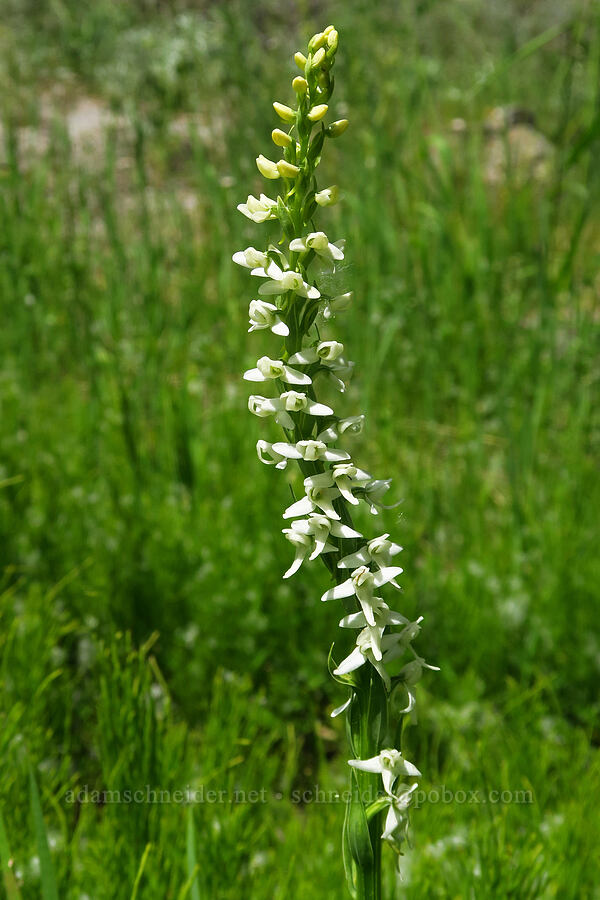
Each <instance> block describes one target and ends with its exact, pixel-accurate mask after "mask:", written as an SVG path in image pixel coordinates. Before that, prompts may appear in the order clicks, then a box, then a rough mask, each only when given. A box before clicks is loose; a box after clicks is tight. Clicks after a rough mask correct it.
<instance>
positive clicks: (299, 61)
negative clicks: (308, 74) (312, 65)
mask: <svg viewBox="0 0 600 900" xmlns="http://www.w3.org/2000/svg"><path fill="white" fill-rule="evenodd" d="M294 62H295V63H296V65H297V66H298V68H299V69H300V71H301V72H304V67H305V65H306V57H305V55H304V53H300V51H299V50H298V52H297V53H294Z"/></svg>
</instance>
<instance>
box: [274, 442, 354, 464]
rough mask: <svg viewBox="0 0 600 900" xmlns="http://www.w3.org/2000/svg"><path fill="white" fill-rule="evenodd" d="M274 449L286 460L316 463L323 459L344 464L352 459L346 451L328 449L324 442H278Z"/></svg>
mask: <svg viewBox="0 0 600 900" xmlns="http://www.w3.org/2000/svg"><path fill="white" fill-rule="evenodd" d="M273 449H274V450H275V452H276V453H279V454H280V455H281V456H285V457H286V459H304V460H307V461H308V462H315V461H316V460H317V459H322V460H324V461H325V462H342V461H343V460H345V459H350V454H349V453H346V452H345V451H344V450H337V449H336V448H334V447H328V446H327V444H326V443H325V442H324V441H319V440H316V441H315V440H312V439H310V440H305V441H298V442H297V443H296V444H286V443H285V442H284V441H277V442H276V443H274V444H273Z"/></svg>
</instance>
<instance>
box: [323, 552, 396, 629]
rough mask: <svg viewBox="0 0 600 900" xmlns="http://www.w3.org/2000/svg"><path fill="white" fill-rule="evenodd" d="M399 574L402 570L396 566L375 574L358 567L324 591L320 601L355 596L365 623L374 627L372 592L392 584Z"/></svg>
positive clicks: (363, 567) (380, 570) (365, 568)
mask: <svg viewBox="0 0 600 900" xmlns="http://www.w3.org/2000/svg"><path fill="white" fill-rule="evenodd" d="M401 573H402V569H400V568H399V567H398V566H386V567H385V568H384V569H379V571H377V572H371V570H370V569H368V568H367V566H359V567H358V569H355V570H354V572H353V573H352V575H351V576H350V578H347V579H346V581H343V582H342V583H341V584H336V586H335V587H333V588H330V589H329V590H328V591H325V593H324V594H323V596H322V597H321V600H323V601H327V600H343V599H344V598H345V597H352V596H353V595H355V596H356V598H357V599H358V602H359V603H360V605H361V608H362V611H363V613H364V614H365V617H366V619H367V622H368V623H369V625H375V613H374V603H375V599H376V598H375V597H374V595H373V592H374V590H375V588H378V587H381V586H382V585H384V584H388V583H389V582H393V581H394V579H395V578H396V576H398V575H400V574H401Z"/></svg>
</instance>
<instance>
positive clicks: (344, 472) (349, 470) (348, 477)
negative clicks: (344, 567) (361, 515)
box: [332, 463, 371, 566]
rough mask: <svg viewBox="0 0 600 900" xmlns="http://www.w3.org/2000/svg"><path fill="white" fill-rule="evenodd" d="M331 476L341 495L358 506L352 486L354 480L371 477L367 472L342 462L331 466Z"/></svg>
mask: <svg viewBox="0 0 600 900" xmlns="http://www.w3.org/2000/svg"><path fill="white" fill-rule="evenodd" d="M332 476H333V480H334V481H335V486H336V487H337V489H338V491H339V492H340V494H341V495H342V497H344V499H345V500H347V501H348V503H351V504H352V505H353V506H358V504H359V500H358V498H357V497H355V496H354V494H353V493H352V488H353V487H357V486H358V485H357V484H356V482H360V481H368V480H369V478H370V477H371V476H370V475H369V473H368V472H363V470H362V469H359V468H358V467H357V466H355V465H354V464H353V463H342V464H341V465H337V466H334V467H333V469H332ZM358 565H360V563H357V566H358ZM338 566H339V563H338Z"/></svg>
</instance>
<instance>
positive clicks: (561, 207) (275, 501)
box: [0, 0, 600, 900]
mask: <svg viewBox="0 0 600 900" xmlns="http://www.w3.org/2000/svg"><path fill="white" fill-rule="evenodd" d="M2 7H3V16H2V24H1V26H0V76H1V77H0V84H1V87H0V98H1V104H0V105H1V108H2V110H3V116H2V119H3V148H2V159H1V164H0V214H1V221H2V225H1V227H0V304H1V312H2V325H1V326H0V417H1V418H0V687H1V689H0V803H1V807H0V810H1V812H2V816H1V817H0V862H1V867H2V872H3V873H4V890H5V893H6V896H7V897H8V898H11V900H13V898H15V897H19V896H20V897H22V898H38V897H43V898H44V900H53V898H54V897H57V896H60V897H61V898H62V897H65V898H73V900H74V898H78V900H84V898H90V900H104V898H106V900H121V898H123V900H130V898H136V897H138V898H151V900H154V898H183V897H189V898H192V900H200V898H201V900H205V898H210V900H213V898H215V900H229V898H231V900H233V898H236V900H239V898H242V897H243V898H246V897H248V898H253V900H263V898H264V900H279V898H299V900H304V898H307V900H312V898H314V900H320V898H323V900H325V898H340V900H341V898H344V897H345V896H346V894H345V886H344V877H343V868H342V862H341V857H340V833H341V824H342V818H343V804H342V803H336V802H308V803H297V802H294V794H293V792H294V791H300V792H302V791H305V790H313V791H314V789H315V786H316V785H317V784H318V785H319V786H320V787H321V788H323V789H324V790H326V791H341V790H343V789H344V788H345V786H346V780H347V766H346V757H347V754H346V749H345V737H344V733H343V726H342V723H340V722H334V723H332V722H331V720H330V719H329V718H328V713H329V711H330V709H331V708H332V706H334V705H337V704H338V703H339V702H341V700H342V699H343V697H341V696H340V691H339V688H338V686H336V685H335V683H333V682H332V681H331V680H330V678H329V676H328V674H327V662H326V661H327V653H328V650H329V647H330V644H331V641H332V640H333V639H334V638H335V635H336V628H337V619H338V617H339V611H338V610H336V609H335V608H333V607H330V606H329V605H322V604H320V603H319V602H318V598H319V596H320V593H321V592H322V590H323V589H324V585H326V573H325V570H324V569H323V568H322V567H321V568H319V567H318V566H314V567H313V568H312V569H308V568H304V569H303V570H302V572H301V574H300V575H298V576H296V577H295V578H294V579H292V580H291V582H286V583H284V582H282V580H281V573H282V572H283V571H284V570H285V569H286V568H287V566H288V564H289V559H290V552H291V548H290V546H289V545H288V544H287V542H286V541H285V540H284V539H283V537H282V535H281V534H280V528H281V527H282V524H283V523H282V521H281V512H282V510H283V508H284V507H285V505H287V503H288V498H289V488H288V486H287V484H286V476H285V475H281V474H280V473H275V472H274V471H273V470H272V469H266V468H265V467H262V466H260V464H259V463H258V461H257V460H256V458H255V451H254V445H255V442H256V440H257V438H258V437H259V436H263V437H268V426H265V423H263V422H260V421H259V420H255V419H253V418H252V417H251V416H249V414H248V413H247V410H246V397H247V393H248V390H247V387H246V386H245V385H244V384H243V382H242V381H241V372H242V371H243V370H244V369H245V368H248V367H249V366H251V365H253V364H254V360H255V359H256V357H257V355H260V354H261V353H263V352H266V351H268V349H269V348H270V346H271V345H270V343H269V340H268V339H265V340H263V338H262V336H258V337H257V336H255V335H248V334H247V332H246V329H247V308H248V300H249V298H250V293H249V291H250V286H249V281H248V278H247V276H246V273H245V272H240V271H236V267H235V266H234V265H233V264H232V262H231V254H232V253H233V252H234V251H235V250H237V249H240V248H241V247H245V246H248V244H255V245H256V246H261V239H264V240H265V241H266V239H267V236H268V235H269V234H270V232H269V226H261V228H259V227H258V226H253V225H251V223H249V222H247V220H245V219H243V217H242V216H240V215H239V214H238V213H237V212H236V209H235V206H236V204H237V203H238V202H240V201H242V200H244V199H245V197H246V195H247V194H248V193H250V192H253V193H258V191H259V190H260V189H261V180H260V178H259V177H258V175H257V173H256V170H255V166H254V157H255V156H257V155H258V153H260V152H264V153H266V154H267V155H268V153H269V149H268V148H269V144H270V141H269V132H270V129H271V128H272V127H274V125H275V124H276V123H275V121H274V116H273V113H272V109H271V102H272V100H273V99H279V100H280V101H283V102H290V100H291V99H292V96H291V89H290V87H289V81H290V79H291V77H293V75H294V74H295V71H294V68H295V67H294V66H293V63H292V61H291V55H292V54H293V52H294V51H295V50H296V49H298V48H299V47H303V46H304V44H305V42H306V39H307V38H308V37H309V36H310V34H312V33H313V32H314V31H317V30H319V29H321V28H323V27H324V26H325V25H326V24H328V23H329V22H330V21H331V22H334V23H335V24H336V27H337V28H338V29H339V32H340V50H339V53H338V63H337V65H336V79H337V86H336V94H335V104H334V110H333V112H334V115H335V117H340V116H342V115H347V117H348V118H349V119H350V123H351V127H350V129H349V130H348V132H347V133H346V135H345V136H344V138H343V139H340V140H339V141H336V142H335V143H334V142H330V143H329V145H328V147H327V155H326V157H325V158H324V161H323V163H322V167H321V172H322V176H321V185H322V186H325V185H327V184H330V183H332V182H333V181H335V182H337V183H338V184H339V185H340V187H341V188H342V190H343V194H344V198H343V202H342V203H341V204H340V205H339V206H338V207H336V208H334V209H332V210H327V211H325V212H324V213H323V215H322V218H321V220H320V221H321V225H322V227H324V228H325V230H326V231H327V232H328V233H329V234H330V236H331V237H332V239H337V238H339V237H342V236H344V237H346V238H347V260H348V261H349V263H350V266H349V267H348V269H347V270H346V272H345V278H346V280H347V282H348V284H347V287H348V288H352V289H353V290H354V292H355V304H354V307H353V309H352V310H351V312H350V313H349V314H346V315H345V316H344V317H339V318H338V319H337V320H336V321H335V323H334V324H333V326H332V329H331V336H332V337H333V336H335V337H339V339H341V340H343V341H344V342H345V343H346V345H347V348H348V351H349V355H350V357H351V358H352V359H354V360H355V361H356V364H357V365H356V374H355V378H354V383H353V385H352V387H351V389H350V390H349V392H348V393H347V395H345V397H344V399H343V401H342V403H343V410H344V413H345V414H347V415H352V414H356V413H357V412H359V411H363V412H366V413H367V417H368V418H367V428H366V431H365V432H364V433H363V435H362V436H361V437H360V438H358V439H357V441H356V444H355V445H354V446H355V448H356V455H357V459H358V461H359V464H360V465H363V466H366V467H367V468H369V469H370V470H371V471H373V472H374V473H375V474H377V475H378V476H380V477H386V476H392V477H393V478H394V491H395V495H396V497H398V498H403V503H402V505H401V506H400V507H399V508H398V509H396V510H394V511H390V512H387V513H384V514H383V516H382V517H381V525H380V526H379V531H391V532H392V533H393V536H394V538H395V539H396V540H399V542H400V543H402V545H403V546H404V548H405V550H404V553H403V559H402V564H403V566H404V568H405V575H404V576H403V585H404V595H403V603H404V606H403V611H404V612H406V613H407V614H409V615H415V616H416V615H423V616H424V617H425V624H424V629H423V633H422V636H421V637H420V638H419V641H418V645H417V649H418V650H419V652H421V653H422V654H423V655H424V656H426V658H427V659H428V660H430V661H432V662H434V663H436V664H438V665H439V666H440V667H441V672H440V673H439V674H437V673H429V674H428V675H427V677H426V678H425V679H424V682H423V684H422V686H421V687H420V689H419V697H418V702H419V722H418V726H417V727H416V728H409V729H407V730H406V732H405V734H406V752H407V756H408V757H409V758H410V759H411V760H414V761H415V762H416V763H417V764H418V765H419V768H421V770H422V771H423V773H424V776H423V779H422V781H421V786H422V787H423V789H424V790H425V791H428V792H429V791H432V790H440V789H441V787H440V786H442V785H443V786H445V789H446V791H453V792H455V791H457V790H460V791H467V792H468V791H477V792H478V793H479V795H481V796H483V797H487V796H488V795H489V792H490V791H511V792H516V791H530V792H531V795H532V799H533V802H531V803H519V802H498V803H491V802H487V803H456V802H446V803H443V802H439V803H435V802H425V803H424V804H422V806H421V808H420V809H418V810H417V811H415V813H414V815H413V836H414V849H413V850H411V851H409V853H408V855H407V857H405V858H404V859H403V860H402V862H401V871H402V877H401V878H399V877H398V876H397V875H396V873H395V871H394V861H393V859H392V854H391V853H390V854H387V855H386V867H387V868H386V872H385V886H386V894H385V896H386V898H388V900H391V898H392V897H403V898H404V897H405V898H417V897H418V898H422V897H428V898H429V897H431V898H477V900H479V898H495V900H496V898H518V900H522V898H561V900H569V898H573V900H580V898H598V897H600V889H599V888H598V884H599V883H600V856H599V854H598V841H599V839H600V828H599V824H600V817H599V814H598V797H599V792H600V766H599V760H598V742H599V739H600V731H599V729H598V711H599V702H598V680H599V675H600V636H599V631H598V618H599V616H598V614H599V587H598V586H599V582H600V565H599V562H598V536H599V535H598V518H599V515H598V514H599V510H600V484H599V478H598V450H599V447H600V416H599V408H598V383H599V378H600V366H599V362H598V351H599V348H600V342H599V331H600V329H599V322H600V319H599V312H598V290H599V286H600V282H599V276H598V271H599V262H600V216H599V214H598V208H599V207H598V201H599V199H600V170H599V167H598V154H599V152H600V6H599V4H598V3H597V2H579V3H578V2H565V0H563V2H561V3H558V2H554V3H553V2H533V3H529V4H522V3H519V2H517V0H512V2H495V0H494V2H492V0H488V2H484V0H453V2H449V0H445V2H443V0H438V2H436V0H407V2H403V3H399V2H392V0H380V2H379V3H377V4H375V3H372V2H369V3H367V2H363V0H345V2H341V0H332V2H330V3H326V2H322V0H312V2H309V0H305V2H300V0H297V2H289V3H283V4H282V3H279V4H275V3H273V2H271V0H260V2H250V0H246V2H241V0H232V2H222V3H212V4H209V3H196V4H194V3H183V2H181V3H179V2H171V3H158V2H150V0H145V2H143V0H137V2H131V0H130V2H119V3H116V2H111V0H97V2H95V3H93V4H89V5H87V4H86V5H82V4H80V3H78V2H76V0H55V2H38V0H35V2H34V0H3V2H2ZM57 87H58V88H60V91H59V94H58V96H59V100H58V101H57V110H58V111H57V113H56V115H55V116H54V118H53V121H52V122H51V124H50V125H48V124H47V123H45V122H44V121H43V115H42V107H43V98H44V96H46V95H47V93H48V92H49V91H55V92H56V89H57ZM81 97H93V98H94V99H95V100H96V101H98V102H101V103H103V104H105V105H106V108H107V109H109V108H110V109H112V110H113V111H114V115H115V116H120V117H121V118H120V119H119V121H120V122H121V123H122V124H121V125H120V126H119V127H117V128H116V129H112V130H109V131H108V132H107V133H106V134H105V135H103V136H102V139H101V143H100V146H99V147H97V148H96V150H95V151H94V153H93V154H92V158H91V159H90V158H89V157H86V158H85V159H82V158H81V155H80V154H78V153H77V152H76V148H75V147H74V146H73V143H72V142H71V141H69V139H68V135H67V133H66V129H65V124H64V119H61V114H60V112H61V109H63V110H64V109H67V108H68V107H69V105H72V104H73V103H75V102H76V101H77V99H78V98H81ZM509 104H516V105H518V106H521V107H524V108H526V109H529V110H532V111H533V112H535V114H536V117H537V123H538V124H537V127H538V128H539V129H540V131H541V132H542V133H543V134H545V136H546V137H547V138H548V140H550V141H551V142H552V144H553V145H554V153H553V156H552V159H551V162H550V164H549V169H548V173H547V174H546V176H545V177H544V178H542V179H535V178H532V177H528V175H527V174H525V176H524V175H523V173H522V172H521V171H519V169H518V166H514V167H510V166H509V168H508V171H507V172H506V173H505V175H504V176H503V177H502V178H501V179H500V180H499V181H498V182H497V183H496V184H494V185H493V186H492V185H490V184H488V183H487V180H486V153H487V152H488V151H489V141H490V138H489V136H486V133H485V129H484V121H485V118H486V116H487V115H488V113H489V110H490V109H491V108H493V107H495V106H496V105H505V106H506V105H509ZM457 117H460V118H462V119H464V120H465V123H466V129H465V130H464V133H461V134H460V135H457V134H455V133H453V131H452V128H451V127H450V123H451V121H452V119H453V118H457ZM173 123H176V127H174V125H173ZM27 129H29V131H28V130H27ZM32 129H33V132H32ZM36 129H37V131H36ZM44 129H45V132H44V133H46V134H47V135H48V140H47V143H46V144H45V145H44V146H43V147H42V146H40V147H38V149H37V150H34V151H31V148H29V149H28V148H27V146H26V145H27V141H26V139H25V138H26V136H27V135H28V134H29V135H31V134H32V133H33V134H35V133H38V134H39V133H42V131H43V130H44ZM499 140H501V141H502V140H504V139H503V138H500V139H499ZM261 236H262V237H261ZM366 518H369V519H370V517H369V516H368V515H367V517H366ZM364 524H365V525H368V526H369V528H370V529H372V528H373V524H372V521H369V522H368V523H367V522H366V519H365V522H364ZM36 785H37V790H36ZM146 785H149V786H150V788H151V789H156V790H178V789H182V790H185V789H186V788H187V787H190V788H192V789H199V788H200V787H201V786H203V787H204V790H205V791H207V790H209V789H214V790H225V791H227V792H228V794H227V796H228V797H230V796H231V795H232V793H233V791H235V790H238V791H247V792H249V791H252V790H256V791H261V790H263V789H264V791H265V793H264V794H263V795H262V798H264V802H262V801H261V802H254V803H250V802H247V803H240V802H238V803H232V802H228V801H225V802H221V803H209V802H208V801H207V800H206V799H205V802H202V803H200V802H199V803H196V804H193V805H192V806H189V805H186V804H183V803H179V804H177V803H171V804H166V803H164V804H160V803H138V804H115V803H100V802H92V801H90V802H87V803H85V802H84V803H79V802H71V803H70V802H68V796H69V794H68V792H69V791H73V792H75V793H77V792H78V791H80V790H82V789H83V788H84V786H87V787H88V790H89V791H90V792H91V791H93V790H98V791H106V790H112V791H117V790H126V789H137V788H141V789H144V790H145V789H146ZM38 794H39V797H38ZM1 890H2V888H0V891H1Z"/></svg>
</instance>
